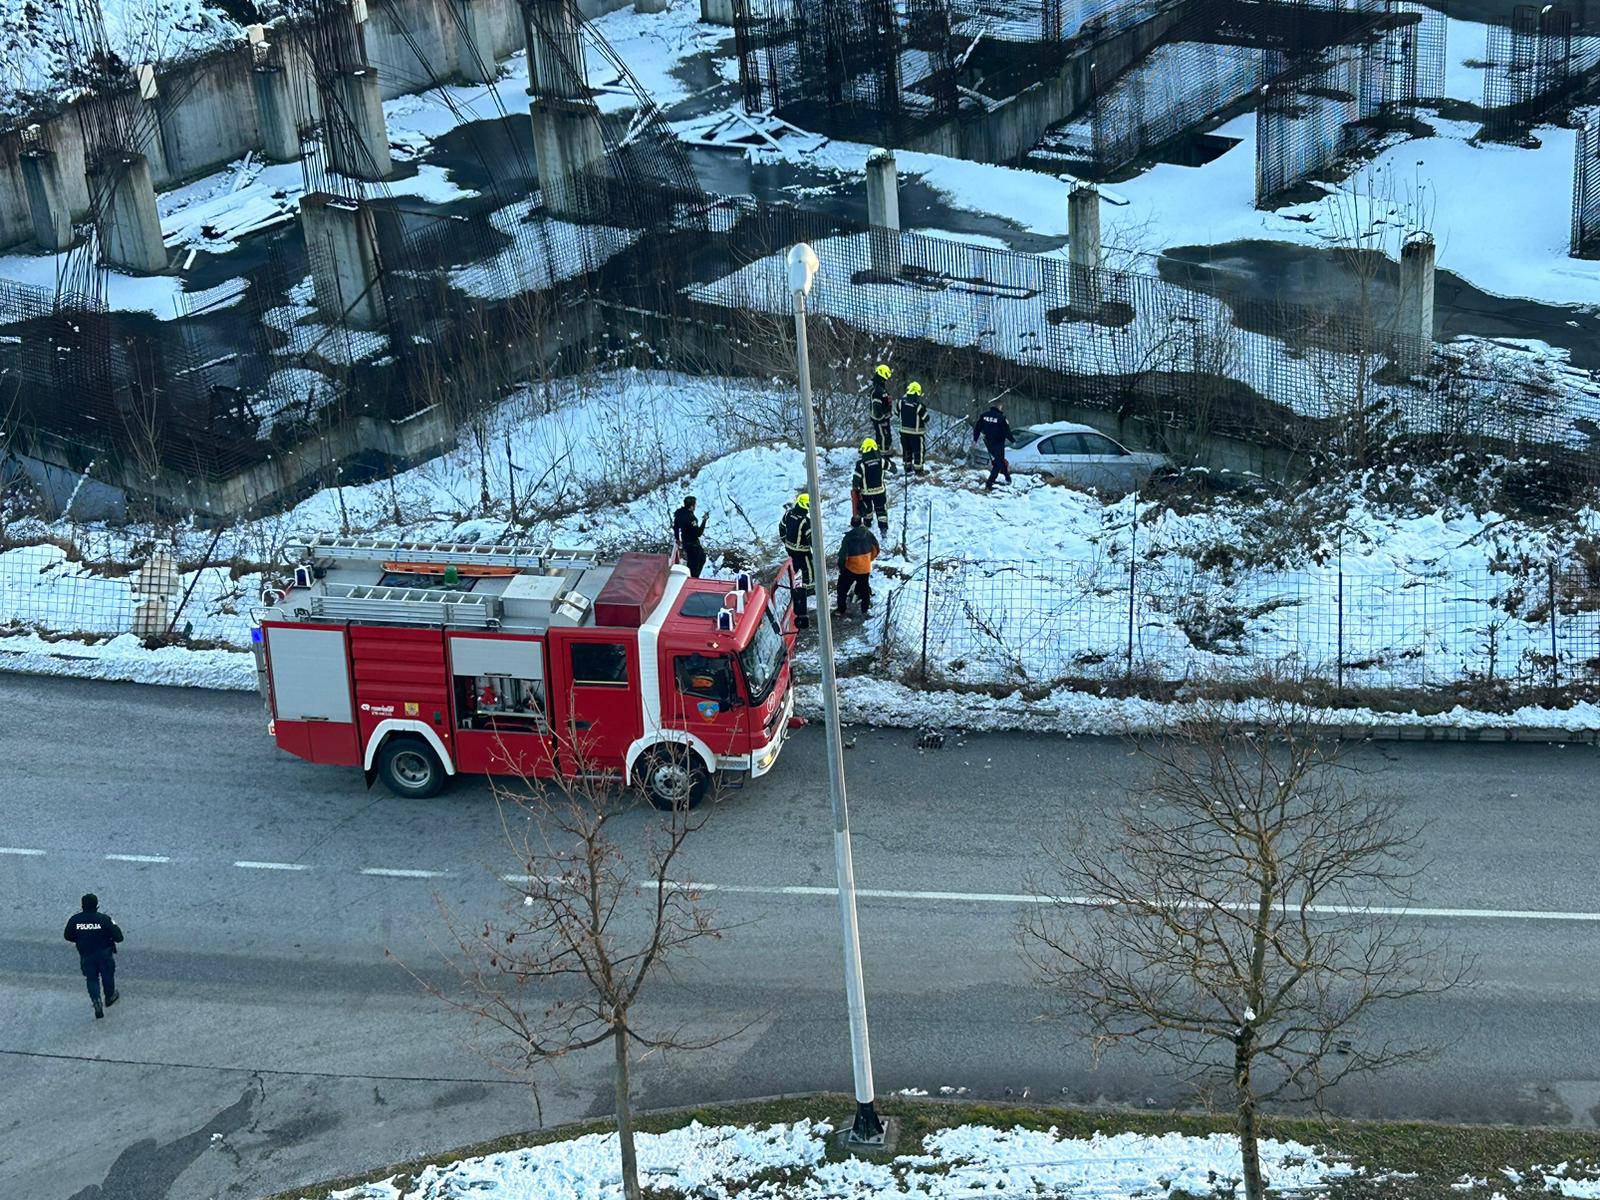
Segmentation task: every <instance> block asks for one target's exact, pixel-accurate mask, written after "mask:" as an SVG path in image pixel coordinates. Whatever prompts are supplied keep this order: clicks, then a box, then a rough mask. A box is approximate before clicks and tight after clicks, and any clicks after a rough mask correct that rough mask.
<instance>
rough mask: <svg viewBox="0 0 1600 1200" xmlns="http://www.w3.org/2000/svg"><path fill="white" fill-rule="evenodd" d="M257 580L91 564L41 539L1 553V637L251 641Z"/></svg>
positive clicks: (204, 571) (226, 571)
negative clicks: (32, 635) (29, 544)
mask: <svg viewBox="0 0 1600 1200" xmlns="http://www.w3.org/2000/svg"><path fill="white" fill-rule="evenodd" d="M259 594H260V580H259V578H254V577H250V576H244V577H241V578H235V573H234V571H233V570H232V568H230V567H228V566H204V567H196V568H193V569H186V568H185V567H183V566H181V565H179V564H176V563H170V562H169V563H168V565H165V566H164V565H163V564H162V563H161V562H160V560H158V559H156V558H152V559H150V560H147V561H146V562H143V563H139V564H132V563H109V562H108V563H92V562H86V561H82V560H79V559H75V558H73V557H71V556H69V554H68V552H67V551H66V550H64V549H62V548H61V547H59V546H56V545H53V544H49V543H42V544H39V545H32V546H23V547H19V548H16V549H12V550H3V551H0V637H3V636H5V635H8V634H17V633H36V634H39V635H41V636H46V637H49V638H92V639H100V638H107V637H116V636H118V635H121V634H130V635H133V636H135V637H138V638H141V639H149V640H154V641H162V642H169V641H171V642H183V643H186V644H190V645H199V646H208V645H209V646H229V647H235V648H243V647H246V646H248V645H249V644H250V607H251V605H252V604H254V603H255V601H256V598H257V596H259Z"/></svg>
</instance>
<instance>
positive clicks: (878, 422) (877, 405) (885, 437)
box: [872, 363, 894, 455]
mask: <svg viewBox="0 0 1600 1200" xmlns="http://www.w3.org/2000/svg"><path fill="white" fill-rule="evenodd" d="M893 374H894V372H893V371H891V370H890V369H889V366H888V364H887V363H879V364H878V366H877V369H876V370H875V371H873V376H874V378H873V380H872V436H873V439H874V440H875V441H876V442H877V443H878V445H879V446H881V447H882V448H883V452H884V454H885V455H888V454H893V453H894V443H893V442H892V441H891V440H890V438H889V431H890V429H891V428H892V423H893V421H894V397H893V396H891V395H890V394H889V379H890V377H891V376H892V375H893Z"/></svg>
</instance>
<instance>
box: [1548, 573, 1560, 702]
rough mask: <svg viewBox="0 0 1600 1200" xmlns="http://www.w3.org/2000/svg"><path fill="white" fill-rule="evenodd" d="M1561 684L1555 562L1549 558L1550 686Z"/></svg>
mask: <svg viewBox="0 0 1600 1200" xmlns="http://www.w3.org/2000/svg"><path fill="white" fill-rule="evenodd" d="M1560 686H1561V654H1560V651H1559V650H1558V648H1557V646H1556V564H1555V560H1554V559H1551V560H1550V687H1551V689H1552V690H1554V689H1556V688H1559V687H1560Z"/></svg>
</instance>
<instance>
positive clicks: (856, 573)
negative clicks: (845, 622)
mask: <svg viewBox="0 0 1600 1200" xmlns="http://www.w3.org/2000/svg"><path fill="white" fill-rule="evenodd" d="M877 557H878V539H877V538H875V537H873V536H872V530H870V529H868V528H867V526H866V524H865V522H863V521H862V519H861V518H860V517H851V518H850V528H849V530H848V531H847V532H846V533H845V535H844V540H843V541H841V542H840V543H839V600H838V603H837V604H835V605H834V611H835V612H837V613H838V614H839V615H840V616H841V617H842V616H844V615H845V605H846V603H847V602H848V601H849V599H850V593H851V591H852V590H853V591H854V592H855V594H856V599H857V600H859V601H860V602H861V615H862V616H863V617H864V616H866V615H867V611H868V610H869V609H870V608H871V607H872V564H873V563H874V562H875V561H876V560H877Z"/></svg>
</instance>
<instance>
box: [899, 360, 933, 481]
mask: <svg viewBox="0 0 1600 1200" xmlns="http://www.w3.org/2000/svg"><path fill="white" fill-rule="evenodd" d="M927 432H928V406H927V405H926V404H924V403H923V402H922V385H921V384H920V383H918V382H917V381H916V380H912V381H911V382H910V383H908V384H906V394H905V395H904V396H903V397H901V399H900V451H901V453H902V455H903V456H904V458H905V463H906V472H907V473H908V474H909V473H910V472H912V471H915V472H916V473H917V474H919V475H921V474H923V472H924V471H925V470H926V468H925V467H923V465H922V459H923V439H924V438H925V437H926V435H927Z"/></svg>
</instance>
